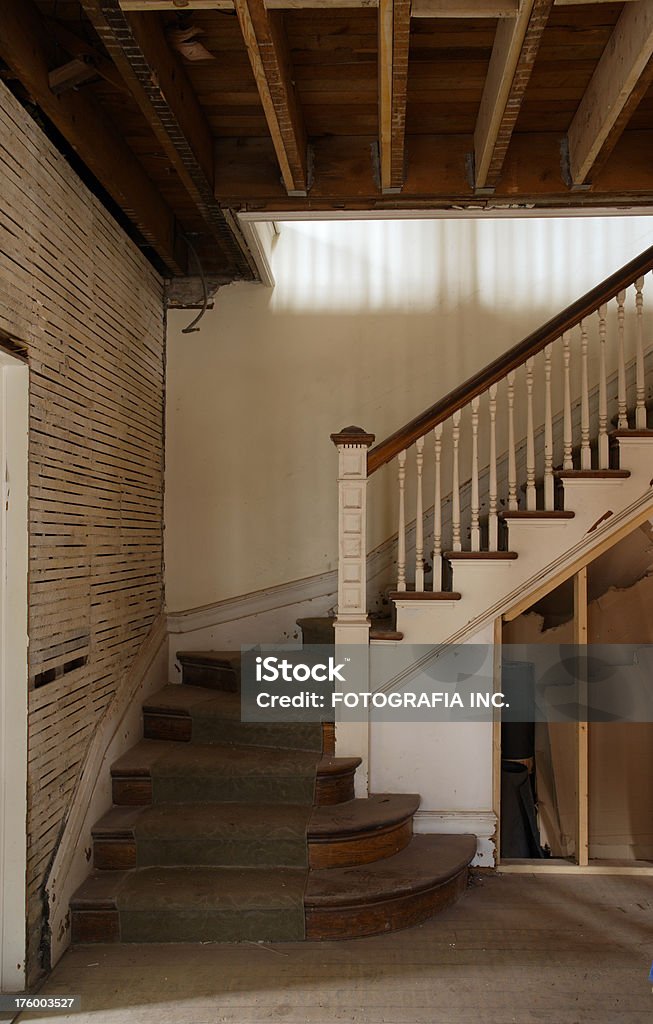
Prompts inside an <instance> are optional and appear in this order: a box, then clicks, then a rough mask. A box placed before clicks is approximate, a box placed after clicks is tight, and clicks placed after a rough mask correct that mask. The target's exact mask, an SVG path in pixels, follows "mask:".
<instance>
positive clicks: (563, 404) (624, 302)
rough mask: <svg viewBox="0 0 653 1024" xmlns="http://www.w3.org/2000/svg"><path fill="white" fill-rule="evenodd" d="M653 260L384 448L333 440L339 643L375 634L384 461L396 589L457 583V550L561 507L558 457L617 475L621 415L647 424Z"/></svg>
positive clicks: (613, 279) (628, 270)
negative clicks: (370, 613) (369, 565)
mask: <svg viewBox="0 0 653 1024" xmlns="http://www.w3.org/2000/svg"><path fill="white" fill-rule="evenodd" d="M652 269H653V247H651V248H649V249H647V250H646V251H645V252H643V253H642V254H641V255H640V256H638V257H637V258H636V259H634V260H632V261H631V262H630V263H628V264H627V265H626V266H625V267H623V268H622V269H621V270H619V271H617V272H616V273H615V274H612V275H611V276H610V277H609V278H607V279H606V280H605V281H603V282H602V283H601V284H600V285H598V286H597V287H596V288H593V289H592V290H591V291H589V292H588V293H587V294H586V295H584V296H583V297H582V298H580V299H578V300H577V301H576V302H574V303H572V305H570V306H568V307H567V308H566V309H564V310H563V311H562V312H561V313H559V314H558V315H557V316H555V317H553V319H551V320H549V321H548V323H546V324H544V325H543V326H542V327H540V328H539V329H538V330H536V331H534V332H533V333H532V334H530V335H529V336H528V337H527V338H525V339H524V340H523V341H521V342H520V343H519V344H517V345H515V346H514V347H513V348H511V349H509V350H508V351H507V352H505V353H504V354H503V355H502V356H500V357H499V358H498V359H495V360H494V361H493V362H492V363H490V364H489V365H488V366H486V367H485V369H484V370H482V371H481V372H480V373H478V374H477V375H476V376H475V377H473V378H472V379H470V380H468V381H466V382H465V383H464V384H462V385H460V387H458V388H456V389H455V390H454V391H452V392H451V393H450V394H448V395H447V396H446V397H444V398H442V399H440V400H439V401H438V402H436V404H435V405H433V406H431V408H430V409H427V410H426V411H425V412H423V413H421V415H419V416H417V417H416V418H415V419H413V420H411V422H410V423H407V424H406V425H405V426H404V427H402V428H401V429H400V430H397V431H395V433H393V434H391V435H390V436H389V437H387V438H386V439H385V440H384V441H382V442H381V443H380V444H377V445H376V446H374V447H372V445H373V442H374V437H373V435H371V434H368V433H366V432H365V431H364V430H362V429H361V428H359V427H348V428H345V429H344V430H342V431H340V432H339V433H338V434H333V435H332V440H333V442H334V443H335V444H336V446H337V448H338V453H339V472H338V480H339V570H338V616H337V620H336V640H337V642H338V643H343V644H344V643H361V642H366V639H367V635H368V630H369V621H368V618H367V596H366V587H367V580H366V556H367V549H366V514H367V513H366V508H367V480H368V478H369V477H370V476H371V475H372V474H373V473H375V472H377V471H378V470H379V469H380V468H381V467H382V466H384V465H386V464H387V463H390V462H394V461H396V467H397V503H398V511H397V524H398V531H397V547H396V580H395V586H396V590H397V591H398V592H400V593H406V592H409V591H410V590H414V591H415V592H416V593H417V594H424V596H426V594H427V593H428V592H429V591H430V592H435V593H437V592H440V591H442V590H443V588H444V587H446V584H447V580H446V577H445V575H444V565H445V562H446V560H445V554H446V553H447V549H448V550H449V551H450V552H452V553H454V554H455V553H457V552H462V551H463V550H464V549H467V550H469V551H471V552H479V553H480V552H488V553H490V554H492V553H494V552H497V551H498V550H499V548H500V544H501V521H502V517H503V515H504V514H507V515H508V516H509V515H510V514H511V513H512V514H515V513H517V514H520V515H527V516H528V515H529V514H530V515H536V514H540V515H541V514H546V513H551V512H553V511H554V508H555V472H556V467H557V466H559V467H560V468H561V469H562V470H563V471H567V472H568V471H572V470H577V471H581V472H586V471H589V470H592V469H594V470H600V471H605V470H608V469H609V465H610V461H609V460H610V447H609V438H610V431H611V430H612V426H613V422H612V414H613V412H614V413H615V415H616V420H615V422H616V427H617V429H618V430H625V429H637V430H643V429H645V428H646V398H647V396H646V380H645V354H646V352H647V349H648V347H649V346H648V345H647V344H646V342H645V338H644V283H645V278H646V275H647V274H648V273H649V272H650V271H651V270H652ZM428 435H431V437H430V441H429V442H428V445H427V438H428ZM518 438H519V442H518V441H517V439H518ZM499 453H501V456H500V455H499ZM425 470H428V473H427V472H425ZM427 477H428V479H427ZM427 487H428V492H427V490H426V488H427ZM425 493H429V494H432V496H433V506H432V510H431V509H430V508H429V509H426V510H425V507H424V495H425ZM463 498H464V501H463ZM409 500H410V503H411V507H410V510H409V504H408V503H409ZM413 502H414V504H413ZM413 509H414V525H412V527H411V529H412V531H414V559H411V563H412V564H410V565H409V564H408V561H407V550H408V544H407V532H408V528H409V525H410V519H409V516H410V515H411V514H412V511H413ZM463 512H464V514H463ZM411 536H412V533H411ZM427 541H428V543H427ZM425 552H427V554H428V555H430V556H432V562H431V564H429V562H428V558H427V557H425Z"/></svg>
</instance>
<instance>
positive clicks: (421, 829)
mask: <svg viewBox="0 0 653 1024" xmlns="http://www.w3.org/2000/svg"><path fill="white" fill-rule="evenodd" d="M497 825H498V819H497V816H496V814H495V813H494V811H428V810H424V811H422V810H419V811H417V813H416V814H415V820H414V830H415V832H416V833H419V834H422V835H423V834H427V835H471V836H476V843H477V846H476V856H475V857H474V860H473V861H472V867H477V868H493V867H494V864H495V855H496V842H495V840H496V832H497Z"/></svg>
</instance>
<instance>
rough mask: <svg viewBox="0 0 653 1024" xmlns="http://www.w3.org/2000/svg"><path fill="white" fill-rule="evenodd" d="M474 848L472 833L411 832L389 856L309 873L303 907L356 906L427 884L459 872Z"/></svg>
mask: <svg viewBox="0 0 653 1024" xmlns="http://www.w3.org/2000/svg"><path fill="white" fill-rule="evenodd" d="M475 853H476V837H475V836H467V835H418V836H413V838H412V840H411V841H410V843H409V844H408V846H407V847H406V848H405V849H404V850H401V851H400V852H399V853H395V854H394V855H393V856H392V857H386V858H385V859H383V860H378V861H373V862H372V863H370V864H362V865H357V866H356V867H349V868H320V869H319V870H313V871H311V872H309V876H308V884H307V887H306V893H305V897H304V901H305V905H306V907H307V909H318V908H328V907H349V906H359V905H362V904H370V903H376V902H379V901H382V900H386V899H389V898H390V897H397V896H406V895H410V894H411V893H417V892H420V891H423V890H426V889H431V888H434V887H435V886H438V885H441V884H443V883H445V882H447V881H448V880H449V879H451V878H453V877H455V876H456V875H457V874H459V873H460V872H461V871H462V870H463V869H464V868H465V867H467V866H468V864H469V863H470V862H471V860H472V859H473V857H474V855H475Z"/></svg>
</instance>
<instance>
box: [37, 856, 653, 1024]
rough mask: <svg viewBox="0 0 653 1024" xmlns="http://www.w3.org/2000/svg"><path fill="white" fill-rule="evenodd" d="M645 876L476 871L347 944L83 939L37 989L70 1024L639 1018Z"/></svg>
mask: <svg viewBox="0 0 653 1024" xmlns="http://www.w3.org/2000/svg"><path fill="white" fill-rule="evenodd" d="M652 960H653V879H650V878H643V877H632V876H630V877H627V876H626V877H624V876H589V877H588V876H572V875H483V876H481V877H479V876H476V877H475V878H474V879H473V882H472V884H471V885H470V888H469V889H468V890H467V892H466V893H465V895H464V896H463V898H462V899H461V900H460V902H459V903H458V904H456V906H454V907H451V908H450V909H449V910H447V911H445V912H444V913H442V914H440V915H439V916H438V917H436V918H434V919H433V920H432V921H429V922H428V923H427V924H425V925H422V926H419V927H416V928H411V929H409V930H407V931H404V932H398V933H396V934H394V935H380V936H375V937H373V938H369V939H358V940H355V941H351V942H328V943H295V944H288V945H276V946H265V945H256V944H253V943H250V944H241V945H202V946H191V945H169V946H166V945H162V946H152V945H148V946H83V947H77V948H76V949H72V950H70V951H69V952H68V953H67V954H66V956H65V957H64V958H63V960H62V961H61V962H60V963H59V965H58V966H57V968H56V969H55V971H54V972H53V973H52V975H51V976H50V978H49V979H48V981H47V983H46V984H45V986H44V987H43V988H42V990H41V994H59V995H74V994H79V995H81V998H82V1010H81V1012H79V1013H76V1014H74V1015H67V1014H61V1013H59V1014H55V1015H51V1016H48V1015H45V1016H44V1015H43V1014H42V1013H24V1014H21V1015H20V1016H19V1018H18V1020H19V1021H27V1020H35V1021H60V1022H62V1024H63V1021H70V1022H74V1024H118V1022H120V1024H168V1022H173V1021H174V1022H175V1024H177V1022H178V1024H185V1022H188V1024H190V1022H192V1024H224V1022H229V1024H259V1022H263V1021H265V1022H272V1021H274V1022H288V1024H380V1022H384V1024H426V1022H428V1024H510V1022H513V1021H514V1022H516V1024H535V1022H538V1024H540V1022H546V1024H637V1022H640V1021H641V1022H642V1024H643V1022H644V1021H646V1022H650V1021H651V1020H652V1019H653V1017H652V1015H653V993H652V992H651V984H650V982H649V980H648V975H649V970H650V968H651V961H652Z"/></svg>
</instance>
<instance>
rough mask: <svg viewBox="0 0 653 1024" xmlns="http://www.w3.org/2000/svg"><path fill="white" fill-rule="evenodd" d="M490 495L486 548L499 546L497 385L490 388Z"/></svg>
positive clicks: (493, 548) (496, 548) (495, 549)
mask: <svg viewBox="0 0 653 1024" xmlns="http://www.w3.org/2000/svg"><path fill="white" fill-rule="evenodd" d="M489 488H490V495H489V507H488V512H489V516H488V549H489V550H490V551H497V550H498V547H499V518H498V516H497V385H496V384H493V385H492V387H491V388H490V483H489Z"/></svg>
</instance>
